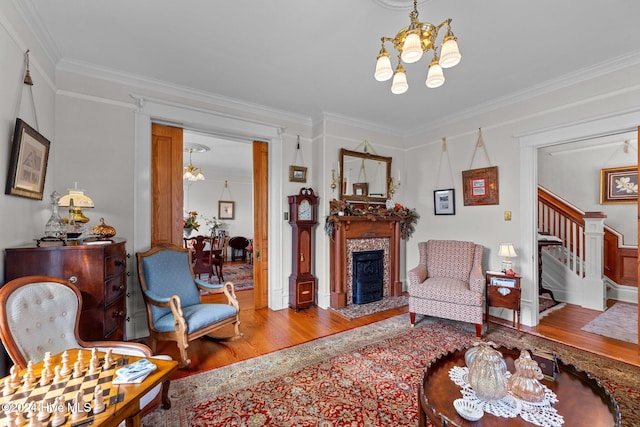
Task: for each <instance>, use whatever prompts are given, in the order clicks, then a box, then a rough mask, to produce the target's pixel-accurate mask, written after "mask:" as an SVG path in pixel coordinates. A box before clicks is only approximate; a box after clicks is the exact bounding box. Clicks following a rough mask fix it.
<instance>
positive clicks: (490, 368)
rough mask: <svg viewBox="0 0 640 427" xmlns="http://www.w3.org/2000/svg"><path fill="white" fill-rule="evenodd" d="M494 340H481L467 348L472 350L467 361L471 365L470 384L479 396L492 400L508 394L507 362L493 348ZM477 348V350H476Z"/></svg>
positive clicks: (488, 400)
mask: <svg viewBox="0 0 640 427" xmlns="http://www.w3.org/2000/svg"><path fill="white" fill-rule="evenodd" d="M494 345H495V344H494V343H492V342H488V343H487V342H481V343H478V344H476V345H475V347H472V348H471V349H469V350H467V353H469V351H471V353H470V355H469V357H468V358H467V357H466V356H467V355H466V354H465V361H466V362H467V363H468V366H469V384H470V385H471V388H472V389H473V390H474V391H475V393H476V396H478V398H480V399H482V400H484V401H487V402H491V401H494V400H500V399H502V398H503V397H504V396H506V395H507V390H508V388H507V387H508V384H507V363H506V362H505V360H504V357H502V354H501V353H500V352H499V351H498V350H496V349H494V348H492V346H494ZM474 348H475V350H474Z"/></svg>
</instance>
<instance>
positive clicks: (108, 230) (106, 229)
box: [91, 218, 116, 239]
mask: <svg viewBox="0 0 640 427" xmlns="http://www.w3.org/2000/svg"><path fill="white" fill-rule="evenodd" d="M91 231H92V232H93V234H95V235H96V236H98V237H99V238H101V239H110V238H112V237H113V236H115V235H116V229H115V228H114V227H112V226H110V225H107V224H105V223H104V218H100V225H96V226H95V227H93V228H92V229H91Z"/></svg>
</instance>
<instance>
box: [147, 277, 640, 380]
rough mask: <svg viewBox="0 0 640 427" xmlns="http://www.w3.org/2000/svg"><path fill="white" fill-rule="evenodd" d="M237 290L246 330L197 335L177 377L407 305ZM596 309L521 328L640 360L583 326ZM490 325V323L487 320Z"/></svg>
mask: <svg viewBox="0 0 640 427" xmlns="http://www.w3.org/2000/svg"><path fill="white" fill-rule="evenodd" d="M237 295H238V299H239V302H240V307H241V313H240V320H241V322H242V323H241V325H240V330H241V331H242V332H243V334H244V335H243V337H241V338H239V339H237V340H235V341H231V342H216V341H212V340H208V339H199V340H196V341H194V342H192V343H191V344H190V346H189V356H190V357H191V360H192V363H191V365H190V366H189V367H186V368H183V369H179V370H178V371H176V373H175V374H174V377H173V378H174V379H175V378H180V377H183V376H186V375H190V374H193V373H196V372H200V371H205V370H209V369H213V368H216V367H220V366H225V365H228V364H231V363H235V362H238V361H241V360H245V359H249V358H252V357H256V356H260V355H263V354H267V353H270V352H273V351H276V350H280V349H283V348H287V347H291V346H294V345H297V344H301V343H303V342H307V341H311V340H313V339H316V338H320V337H325V336H328V335H332V334H335V333H338V332H342V331H345V330H348V329H352V328H356V327H358V326H363V325H366V324H368V323H373V322H377V321H379V320H383V319H386V318H388V317H393V316H396V315H399V314H404V313H407V312H408V307H406V306H405V307H401V308H397V309H393V310H389V311H386V312H384V313H376V314H372V315H370V316H366V317H362V318H359V319H355V320H352V321H348V320H345V319H344V318H342V317H340V316H339V315H338V314H336V313H334V312H333V311H332V310H323V309H321V308H317V307H314V308H310V309H305V310H300V311H299V312H295V311H294V310H290V309H286V310H279V311H273V310H270V309H259V310H254V309H253V308H247V307H252V306H253V291H251V290H246V291H239V292H237ZM206 298H207V300H208V301H211V302H213V301H216V302H223V301H224V296H223V295H214V296H207V297H206ZM242 307H244V308H242ZM597 315H598V312H597V311H594V310H588V309H584V308H581V307H578V306H574V305H567V306H565V307H564V308H561V309H559V310H556V311H554V312H552V313H550V314H549V315H547V316H545V317H544V318H543V319H542V322H541V323H540V325H538V326H537V327H534V328H530V327H526V326H521V330H522V331H524V332H529V333H532V334H536V335H540V336H543V337H546V338H549V339H551V340H555V341H558V342H562V343H565V344H568V345H570V346H574V347H577V348H581V349H583V350H586V351H591V352H594V353H598V354H602V355H605V356H608V357H611V358H614V359H617V360H621V361H624V362H627V363H630V364H633V365H636V366H640V353H639V351H638V346H637V345H635V344H629V343H625V342H623V341H618V340H614V339H610V338H606V337H602V336H599V335H595V334H591V333H588V332H583V331H581V330H580V328H581V327H582V326H583V325H584V324H586V323H588V322H589V321H590V320H591V319H593V318H594V317H596V316H597ZM407 321H408V318H407ZM490 322H495V323H500V324H504V325H505V326H509V327H511V322H510V321H505V320H502V319H497V318H493V317H492V318H491V319H490ZM490 326H491V323H490V324H489V327H490ZM220 334H221V336H222V335H225V334H226V335H232V330H231V328H229V330H228V331H227V330H223V331H221V332H220ZM158 353H164V354H169V355H171V356H172V357H174V358H178V356H179V353H178V350H177V348H176V346H175V343H171V342H160V343H158Z"/></svg>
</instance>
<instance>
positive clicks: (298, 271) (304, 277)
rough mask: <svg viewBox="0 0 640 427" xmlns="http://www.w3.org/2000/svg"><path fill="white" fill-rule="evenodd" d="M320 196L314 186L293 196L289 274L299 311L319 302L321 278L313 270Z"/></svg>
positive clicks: (291, 293)
mask: <svg viewBox="0 0 640 427" xmlns="http://www.w3.org/2000/svg"><path fill="white" fill-rule="evenodd" d="M317 208H318V197H317V196H316V195H315V194H313V189H311V188H301V189H300V193H299V194H297V195H295V196H289V224H291V227H293V232H292V233H291V234H292V236H291V238H292V240H293V241H292V244H291V247H292V248H293V252H292V257H291V261H292V266H291V275H290V276H289V307H290V308H293V309H295V310H296V311H298V310H299V309H301V308H307V307H312V306H313V305H315V299H316V285H317V283H318V279H316V278H315V276H314V275H313V273H312V271H311V270H312V268H313V264H314V263H313V259H314V257H315V254H314V250H315V248H314V245H313V229H314V228H315V227H316V225H318V217H317V215H318V213H317Z"/></svg>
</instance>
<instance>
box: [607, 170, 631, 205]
mask: <svg viewBox="0 0 640 427" xmlns="http://www.w3.org/2000/svg"><path fill="white" fill-rule="evenodd" d="M637 201H638V167H637V166H625V167H620V168H609V169H602V170H600V204H608V203H636V202H637Z"/></svg>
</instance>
